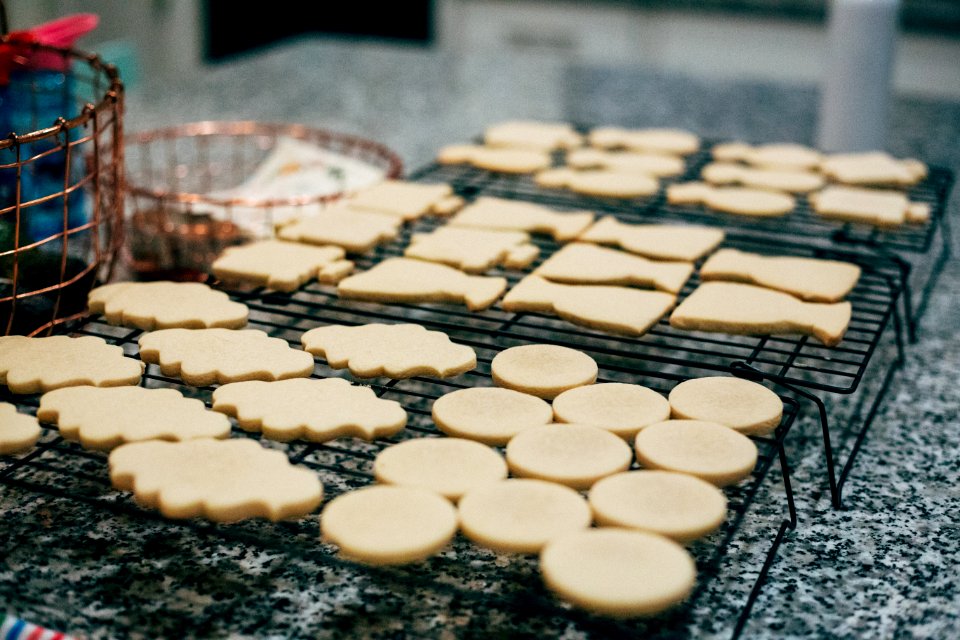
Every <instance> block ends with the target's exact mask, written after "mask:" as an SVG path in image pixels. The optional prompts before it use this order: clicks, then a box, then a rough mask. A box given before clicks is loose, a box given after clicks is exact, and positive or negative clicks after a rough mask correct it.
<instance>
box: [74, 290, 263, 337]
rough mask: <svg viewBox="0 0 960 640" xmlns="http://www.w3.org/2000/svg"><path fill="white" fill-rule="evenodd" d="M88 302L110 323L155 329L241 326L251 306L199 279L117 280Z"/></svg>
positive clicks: (99, 291) (149, 329) (234, 327)
mask: <svg viewBox="0 0 960 640" xmlns="http://www.w3.org/2000/svg"><path fill="white" fill-rule="evenodd" d="M87 306H88V307H89V309H90V312H91V313H99V314H102V315H103V317H104V318H106V320H107V322H109V323H110V324H118V325H124V326H127V327H136V328H137V329H143V330H145V331H153V330H154V329H171V328H174V327H182V328H185V329H203V328H207V327H223V328H225V329H239V328H240V327H242V326H244V325H246V324H247V316H248V315H249V314H250V310H249V309H248V308H247V305H245V304H242V303H239V302H234V301H233V300H231V299H230V297H229V296H228V295H227V294H226V293H224V292H222V291H215V290H214V289H211V288H210V287H208V286H207V285H205V284H201V283H199V282H168V281H161V282H117V283H114V284H105V285H103V286H100V287H97V288H95V289H93V290H92V291H91V292H90V295H89V296H88V297H87Z"/></svg>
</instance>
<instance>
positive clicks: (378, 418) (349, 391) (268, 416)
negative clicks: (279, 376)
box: [213, 378, 407, 442]
mask: <svg viewBox="0 0 960 640" xmlns="http://www.w3.org/2000/svg"><path fill="white" fill-rule="evenodd" d="M213 410H214V411H219V412H221V413H225V414H227V415H229V416H232V417H234V418H236V419H237V423H238V424H239V425H240V428H241V429H245V430H246V431H255V432H261V433H263V435H264V437H265V438H269V439H270V440H279V441H281V442H287V441H289V440H309V441H310V442H326V441H328V440H334V439H335V438H342V437H355V438H363V439H364V440H373V439H374V438H385V437H387V436H391V435H393V434H395V433H397V432H398V431H400V430H402V429H403V428H404V427H405V426H406V424H407V412H406V411H404V410H403V407H401V406H400V403H399V402H395V401H393V400H382V399H380V398H378V397H377V394H376V393H374V391H373V389H371V388H370V387H358V386H355V385H352V384H350V383H349V382H347V381H346V380H344V379H342V378H327V379H325V380H314V379H312V378H295V379H293V380H278V381H276V382H262V381H260V380H250V381H247V382H231V383H230V384H226V385H223V386H222V387H220V388H219V389H217V390H216V391H214V392H213Z"/></svg>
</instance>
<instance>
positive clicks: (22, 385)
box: [0, 336, 144, 394]
mask: <svg viewBox="0 0 960 640" xmlns="http://www.w3.org/2000/svg"><path fill="white" fill-rule="evenodd" d="M143 368H144V365H143V363H142V362H139V361H137V360H136V359H134V358H127V357H126V356H124V354H123V348H122V347H118V346H116V345H108V344H107V343H106V341H105V340H104V339H103V338H98V337H96V336H80V337H78V338H73V337H70V336H49V337H46V338H26V337H24V336H2V337H0V384H5V385H7V388H8V389H9V390H10V393H18V394H24V393H42V392H44V391H52V390H53V389H59V388H60V387H75V386H79V385H93V386H97V387H119V386H123V385H128V384H139V383H140V375H141V374H142V373H143Z"/></svg>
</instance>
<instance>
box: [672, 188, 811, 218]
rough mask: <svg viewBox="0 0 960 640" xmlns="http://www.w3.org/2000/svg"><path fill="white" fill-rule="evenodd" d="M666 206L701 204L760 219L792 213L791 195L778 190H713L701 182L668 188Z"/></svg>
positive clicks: (793, 203) (717, 209)
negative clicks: (667, 204)
mask: <svg viewBox="0 0 960 640" xmlns="http://www.w3.org/2000/svg"><path fill="white" fill-rule="evenodd" d="M667 202H668V203H669V204H702V205H705V206H706V207H708V208H710V209H714V210H715V211H723V212H724V213H733V214H736V215H742V216H757V217H761V218H766V217H775V216H782V215H785V214H787V213H790V212H791V211H793V209H794V207H795V206H796V204H797V202H796V200H794V199H793V196H791V195H788V194H786V193H780V192H778V191H766V190H764V189H750V188H747V187H712V186H710V185H708V184H704V183H702V182H684V183H682V184H672V185H670V186H669V187H667Z"/></svg>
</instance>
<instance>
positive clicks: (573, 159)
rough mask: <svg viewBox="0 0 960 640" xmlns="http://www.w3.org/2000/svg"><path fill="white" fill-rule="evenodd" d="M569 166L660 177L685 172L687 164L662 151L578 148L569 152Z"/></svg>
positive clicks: (567, 160)
mask: <svg viewBox="0 0 960 640" xmlns="http://www.w3.org/2000/svg"><path fill="white" fill-rule="evenodd" d="M566 162H567V166H568V167H573V168H574V169H607V170H610V171H616V172H618V173H641V174H645V175H650V176H656V177H660V178H666V177H670V176H676V175H680V174H681V173H683V170H684V169H685V168H686V164H685V163H684V162H683V159H682V158H678V157H677V156H673V155H667V154H662V153H639V152H635V151H602V150H600V149H594V148H586V149H576V150H574V151H570V152H569V153H567V157H566Z"/></svg>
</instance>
